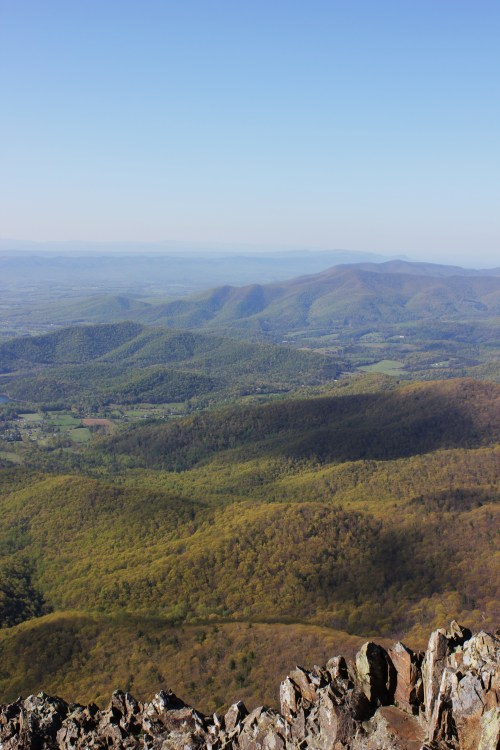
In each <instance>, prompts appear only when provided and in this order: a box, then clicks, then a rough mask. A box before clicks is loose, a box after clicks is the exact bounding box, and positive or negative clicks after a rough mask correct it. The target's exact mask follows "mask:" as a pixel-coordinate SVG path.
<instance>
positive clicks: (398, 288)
mask: <svg viewBox="0 0 500 750" xmlns="http://www.w3.org/2000/svg"><path fill="white" fill-rule="evenodd" d="M63 315H64V316H66V318H65V319H66V321H67V320H68V317H67V316H68V315H70V318H69V320H70V321H71V322H81V321H82V320H92V321H95V322H97V320H99V319H100V320H101V322H107V321H108V322H109V321H111V320H119V319H123V316H127V317H128V318H129V319H133V320H136V321H140V322H144V323H149V324H154V325H167V326H170V327H173V328H197V329H198V328H206V329H209V330H214V331H225V332H228V331H230V330H231V331H233V332H240V333H242V332H244V331H246V332H247V333H250V334H251V333H252V332H255V333H259V332H260V333H266V332H268V333H269V332H275V333H276V334H277V335H278V334H279V332H283V333H286V332H290V331H292V330H295V329H296V328H299V327H306V328H307V327H325V326H326V327H328V326H336V325H362V324H365V323H373V324H375V323H388V324H393V323H401V322H410V321H415V320H418V319H420V318H422V319H432V318H435V317H436V316H441V317H445V318H447V319H459V318H463V317H464V316H465V317H466V318H470V317H472V318H479V317H487V316H491V315H500V268H497V269H491V270H488V271H482V270H480V271H473V270H470V269H464V268H459V267H455V266H442V265H435V264H429V263H409V262H405V261H399V260H394V261H388V262H385V263H357V264H346V265H338V266H334V267H333V268H329V269H327V270H325V271H322V272H321V273H317V274H312V275H307V276H299V277H296V278H293V279H290V280H288V281H280V282H275V283H268V284H250V285H247V286H239V287H238V286H231V285H223V286H218V287H215V288H213V289H211V290H209V291H207V292H203V293H202V294H199V295H196V296H192V297H184V298H182V299H176V300H173V301H170V302H165V303H160V304H152V303H146V302H140V301H137V300H130V301H129V302H127V297H126V296H125V297H124V296H120V297H108V298H107V299H106V300H104V299H100V298H96V299H95V300H94V301H91V300H87V301H85V302H84V303H83V304H82V305H81V306H80V307H78V305H77V304H76V303H71V304H70V305H63V306H61V308H60V312H58V308H57V306H56V307H55V308H53V309H52V310H51V312H50V314H49V315H48V318H49V319H50V320H52V321H53V322H60V321H61V316H63ZM71 316H74V317H71Z"/></svg>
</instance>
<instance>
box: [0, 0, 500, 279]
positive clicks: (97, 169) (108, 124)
mask: <svg viewBox="0 0 500 750" xmlns="http://www.w3.org/2000/svg"><path fill="white" fill-rule="evenodd" d="M499 39H500V3H498V2H496V1H495V2H487V1H485V2H482V1H481V0H477V2H472V0H470V1H468V2H465V1H463V0H399V1H398V2H387V1H386V0H371V1H370V2H368V1H367V0H344V1H342V2H340V1H339V0H330V2H323V1H319V0H308V1H307V2H306V1H305V0H303V1H302V2H298V1H295V0H288V1H287V2H285V1H284V0H274V1H273V0H266V2H263V1H262V0H231V1H228V0H204V1H203V2H202V1H201V0H179V1H178V2H173V1H170V0H163V1H162V2H160V1H159V0H136V1H135V2H131V1H130V0H119V1H118V0H64V1H62V0H43V1H42V0H36V1H34V0H0V75H1V81H0V87H1V103H2V107H1V116H0V143H1V155H0V237H9V238H23V239H31V240H70V239H71V240H86V241H91V240H96V241H102V240H129V241H137V240H139V241H160V240H168V241H173V240H179V241H189V242H196V241H200V242H210V243H214V242H221V243H224V244H225V245H227V244H228V243H231V242H235V243H238V244H241V243H246V244H249V245H254V246H259V245H263V246H266V247H267V246H270V245H278V246H280V247H286V246H290V247H304V248H325V249H326V248H328V249H334V248H344V249H352V250H372V251H375V252H381V253H387V254H396V253H404V254H407V255H409V256H412V257H414V258H417V259H428V260H439V261H445V262H461V263H468V264H469V265H470V264H471V263H472V264H474V262H475V263H476V264H481V265H488V264H490V265H500V116H499V115H500V96H499V94H500V52H499V48H500V45H499V41H498V40H499Z"/></svg>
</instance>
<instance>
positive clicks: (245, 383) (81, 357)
mask: <svg viewBox="0 0 500 750" xmlns="http://www.w3.org/2000/svg"><path fill="white" fill-rule="evenodd" d="M337 372H338V363H337V361H336V359H335V358H334V357H332V356H328V355H318V354H314V353H312V352H296V351H293V350H292V349H289V348H286V347H277V346H273V345H272V344H253V343H247V342H242V341H235V340H232V339H229V338H222V337H220V336H213V335H210V334H202V333H197V332H187V331H178V330H175V331H173V330H168V329H165V328H153V327H149V326H144V325H141V324H138V323H132V322H123V323H115V324H97V325H87V326H72V327H69V328H62V329H59V330H55V331H53V332H52V333H49V334H46V335H43V336H23V337H19V338H15V339H12V340H9V341H5V342H2V343H0V373H2V374H3V378H2V388H3V390H4V392H5V393H6V394H7V395H8V396H10V397H11V398H14V399H16V400H23V401H31V402H34V403H42V404H43V403H58V404H63V405H68V404H70V405H71V404H75V403H76V404H79V403H82V404H86V405H89V404H92V405H93V408H94V409H95V408H96V405H98V404H101V405H103V404H109V403H118V404H124V403H140V402H149V403H168V402H182V401H185V400H187V399H192V398H195V397H204V396H208V395H210V398H211V399H215V400H217V398H219V399H220V398H224V397H226V398H227V397H230V396H233V397H234V396H235V395H238V394H239V395H241V394H244V393H259V392H266V391H273V390H275V391H287V390H290V389H291V388H292V387H293V386H294V385H295V386H297V385H304V384H310V385H312V384H319V383H322V382H326V381H328V380H330V379H332V378H334V377H336V374H337Z"/></svg>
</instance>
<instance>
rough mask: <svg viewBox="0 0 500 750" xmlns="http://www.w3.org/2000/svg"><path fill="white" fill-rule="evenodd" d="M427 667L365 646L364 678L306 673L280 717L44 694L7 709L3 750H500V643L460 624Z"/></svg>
mask: <svg viewBox="0 0 500 750" xmlns="http://www.w3.org/2000/svg"><path fill="white" fill-rule="evenodd" d="M421 659H422V657H421V655H419V654H414V653H413V652H412V651H411V650H410V649H408V648H406V647H405V646H404V645H403V644H401V643H397V644H395V645H394V646H393V647H392V648H391V649H389V652H386V651H385V650H384V649H383V648H381V647H379V646H376V644H372V643H367V644H365V646H363V648H362V649H361V650H360V651H359V652H358V655H357V657H356V665H355V666H354V665H353V664H352V663H349V664H347V663H346V661H345V660H344V659H343V658H342V657H335V658H333V659H330V661H329V662H328V663H327V665H326V667H325V668H323V669H321V668H319V667H314V669H312V670H311V671H307V670H305V669H302V668H301V667H297V668H296V669H295V670H294V671H293V672H291V673H290V675H289V676H288V677H287V678H286V679H285V680H284V681H283V683H282V684H281V688H280V699H281V714H279V713H277V712H276V711H273V710H270V709H266V708H264V707H262V706H261V707H259V708H256V709H255V710H254V711H252V712H251V713H248V711H247V709H246V708H245V706H244V704H243V703H241V702H239V703H235V704H234V705H233V706H231V707H230V708H229V710H228V711H227V712H226V714H225V716H224V717H218V716H217V715H214V716H213V717H206V716H204V715H203V714H201V713H199V712H198V711H195V710H194V709H193V708H191V707H190V706H188V705H186V704H185V703H184V702H183V701H182V700H180V699H179V698H178V697H177V696H176V695H174V693H173V692H172V691H161V692H160V693H158V694H157V695H155V696H154V697H153V699H152V700H151V701H150V702H149V703H148V702H146V703H141V702H140V701H137V700H136V699H135V698H134V697H133V696H131V695H130V694H128V693H123V692H121V691H116V692H115V693H113V695H112V697H111V701H110V703H109V705H108V707H107V708H106V709H104V710H102V711H100V710H99V709H98V708H97V706H95V705H93V704H91V705H89V706H79V705H75V704H68V703H65V701H63V700H61V699H60V698H51V697H50V696H48V695H46V694H45V693H39V694H38V695H36V696H33V695H31V696H29V697H28V698H26V700H23V699H22V698H19V699H18V700H17V701H16V702H15V703H12V704H10V705H6V706H1V707H0V750H205V749H206V750H500V692H499V688H500V642H499V640H498V639H497V638H495V637H494V636H492V635H489V634H488V633H482V632H481V633H477V634H476V635H474V636H471V634H470V633H469V631H467V630H465V629H464V628H460V627H459V626H458V625H456V623H452V625H451V628H450V629H449V630H447V631H446V630H442V629H441V630H438V631H436V632H435V633H433V634H432V636H431V638H430V641H429V648H428V650H427V653H426V654H425V657H424V660H423V680H422V679H421V673H420V663H421ZM422 682H423V686H424V688H423V689H422ZM391 700H394V701H395V703H396V704H397V705H386V704H387V703H388V701H391ZM424 700H425V705H424ZM423 743H424V744H423Z"/></svg>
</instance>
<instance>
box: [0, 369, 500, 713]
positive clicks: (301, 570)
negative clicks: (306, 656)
mask: <svg viewBox="0 0 500 750" xmlns="http://www.w3.org/2000/svg"><path fill="white" fill-rule="evenodd" d="M373 382H375V381H372V387H371V388H368V389H365V392H362V390H363V385H362V383H360V384H359V385H358V386H356V383H352V384H346V385H345V387H344V388H340V389H338V394H339V395H336V396H332V395H325V396H323V397H321V398H318V397H315V398H301V399H292V400H288V401H283V402H276V403H272V404H264V405H260V406H247V407H239V408H225V409H223V410H221V411H213V412H210V413H208V412H207V413H205V414H199V415H196V416H191V417H187V418H185V419H178V420H176V421H175V422H171V423H166V424H149V425H145V426H143V427H140V428H139V427H137V428H134V429H130V430H126V431H122V432H118V433H117V434H115V435H114V436H112V437H108V438H106V439H100V440H97V441H95V442H94V443H93V444H91V445H90V446H89V447H88V448H87V449H84V450H83V452H81V453H80V457H79V464H80V466H81V469H80V470H79V471H77V470H76V468H74V469H73V471H71V472H69V473H68V471H67V470H66V473H60V471H58V470H57V459H58V456H60V457H62V458H64V456H69V454H65V453H64V451H59V452H58V451H56V452H55V454H54V462H53V465H52V467H50V464H48V468H49V469H50V472H49V473H46V472H43V471H40V470H29V469H27V468H26V467H24V468H12V469H9V470H3V471H2V472H1V473H0V512H1V517H2V525H1V527H0V569H1V571H2V574H1V575H0V581H1V585H0V618H1V620H2V622H3V624H4V626H7V627H6V630H5V631H4V632H3V633H0V654H1V658H2V665H3V666H2V674H1V676H0V689H1V691H2V693H3V695H5V696H7V695H9V696H10V695H11V694H12V693H13V692H19V691H24V690H26V689H29V690H32V689H38V688H39V687H41V686H42V684H43V675H44V674H45V671H46V670H48V674H49V676H50V680H49V683H48V685H50V686H51V685H55V686H56V687H57V686H58V685H62V686H63V687H64V689H65V691H66V690H67V689H68V687H70V684H69V682H71V689H70V697H75V698H76V697H81V696H85V699H86V700H87V699H90V698H94V699H96V698H98V696H99V695H100V694H102V693H103V692H106V691H108V690H109V681H110V679H111V678H110V673H109V671H106V670H111V673H112V674H115V675H116V681H118V682H119V684H120V686H121V687H126V685H123V681H124V680H125V681H127V682H128V681H129V680H130V679H132V678H131V677H130V675H134V674H135V673H136V667H135V665H137V664H138V662H139V661H140V659H141V658H143V659H144V669H142V668H141V669H138V670H137V685H138V688H139V689H140V690H142V689H146V686H147V684H148V680H149V681H150V683H151V684H155V685H156V684H159V683H161V682H162V680H163V681H164V680H165V675H166V674H168V675H170V674H172V673H174V672H175V669H178V670H182V669H185V670H186V672H185V678H183V679H185V683H186V686H187V688H188V689H187V695H189V696H191V695H192V696H194V697H196V698H199V699H200V702H201V704H203V705H206V706H211V707H214V706H215V704H217V705H219V704H223V703H224V702H225V700H227V699H228V696H226V695H225V694H224V684H228V685H233V682H232V680H233V676H234V680H235V682H234V684H235V685H237V686H239V687H240V688H241V691H242V693H241V694H242V695H244V696H245V697H246V698H247V699H248V700H252V698H253V696H255V694H256V693H257V692H259V693H260V694H261V695H262V691H261V686H260V685H259V681H260V680H261V679H262V674H263V672H262V670H263V669H264V665H265V664H267V666H268V669H269V670H271V672H272V674H270V676H272V675H273V674H275V672H274V671H273V670H278V669H279V668H280V666H279V663H278V662H279V660H278V661H276V659H275V657H273V658H272V659H271V658H270V657H269V654H270V653H271V652H273V650H275V649H279V643H280V642H281V641H280V639H283V638H285V637H288V638H292V639H293V638H303V639H304V643H309V642H312V640H314V639H316V642H317V645H318V647H320V646H321V647H324V644H325V643H327V642H328V643H329V642H330V641H329V638H330V635H331V638H333V639H334V638H337V637H340V638H342V637H344V638H345V637H346V636H345V635H344V636H342V635H340V636H339V635H338V633H339V631H347V632H348V633H350V634H351V635H352V636H356V637H358V636H371V635H375V634H377V635H378V634H380V633H384V634H386V635H388V636H400V635H403V634H404V635H405V636H406V637H408V636H409V637H410V640H412V639H413V642H418V639H419V637H420V636H421V633H422V632H423V631H425V630H427V629H428V627H429V626H430V627H433V626H434V625H436V624H438V623H440V622H442V621H444V620H446V619H449V618H451V617H459V618H460V620H461V621H463V622H465V623H467V624H470V625H472V626H475V627H477V626H479V625H480V626H482V627H493V626H494V625H495V620H496V618H497V617H498V611H497V609H496V607H497V603H498V595H499V591H498V581H499V580H500V575H498V573H499V572H500V571H499V570H498V562H499V561H498V555H497V550H498V544H497V532H498V499H499V496H500V486H499V477H500V445H499V443H500V439H499V436H500V386H497V385H494V384H491V383H481V382H474V381H471V380H452V381H447V382H434V383H425V384H409V385H405V386H404V387H396V386H395V385H394V383H393V384H392V385H391V387H390V388H389V389H386V390H379V391H377V390H374V388H373ZM379 382H380V383H381V384H382V385H383V384H385V383H386V382H387V381H385V380H384V379H380V381H379ZM340 394H343V395H340ZM50 455H51V454H48V458H47V461H50ZM68 460H69V459H68ZM61 465H63V464H61ZM70 465H71V461H69V463H68V464H67V466H70ZM76 465H77V464H76V463H74V464H73V466H74V467H76ZM273 623H275V624H276V625H273V626H272V627H271V624H273ZM325 628H326V629H331V630H329V631H328V630H325ZM139 633H140V635H139ZM285 633H288V636H285ZM328 633H330V635H328ZM260 637H262V638H263V643H262V644H261V643H260ZM120 639H122V640H120ZM118 642H120V643H121V646H122V647H121V648H120V654H121V655H122V656H121V657H120V654H119V653H118V652H117V650H116V647H115V645H113V644H116V643H118ZM162 644H164V645H165V651H164V652H163V653H164V656H162V657H161V658H160V660H159V661H158V660H157V656H156V655H157V654H158V653H159V651H160V650H161V648H162ZM181 644H182V647H181ZM321 644H322V645H321ZM55 651H57V652H59V651H60V652H61V653H62V654H63V657H61V658H63V662H61V661H60V660H59V661H58V660H57V659H56V660H55V661H54V664H53V666H52V667H47V657H46V655H45V654H51V653H53V652H55ZM251 653H253V656H251ZM14 654H17V657H16V658H15V657H14ZM123 654H126V658H125V660H124V659H123ZM165 654H166V655H168V659H167V658H166V656H165ZM20 655H21V656H20ZM64 655H65V656H64ZM23 660H24V661H23ZM64 660H65V661H64ZM28 661H29V668H28V666H26V668H23V667H22V664H24V663H26V665H27V664H28ZM65 663H67V664H68V665H69V667H68V671H67V673H66V672H65V671H64V666H63V664H65ZM207 663H210V665H211V671H213V672H214V683H213V685H214V686H215V688H216V690H212V685H208V684H204V682H203V678H202V675H203V665H206V664H207ZM212 667H213V670H212ZM23 670H24V671H23ZM155 670H156V671H155ZM233 672H234V675H233ZM188 676H189V678H188ZM191 683H192V684H191ZM183 684H184V683H183ZM92 686H94V687H92ZM72 691H73V692H72ZM233 696H234V690H232V691H231V697H233Z"/></svg>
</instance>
